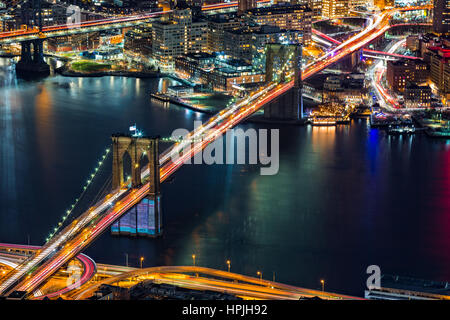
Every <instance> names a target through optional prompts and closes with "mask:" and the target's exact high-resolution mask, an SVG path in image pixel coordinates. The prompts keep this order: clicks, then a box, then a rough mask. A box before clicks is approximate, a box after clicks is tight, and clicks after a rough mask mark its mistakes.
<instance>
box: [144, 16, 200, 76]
mask: <svg viewBox="0 0 450 320" xmlns="http://www.w3.org/2000/svg"><path fill="white" fill-rule="evenodd" d="M152 29H153V31H152V55H153V58H154V59H155V60H156V61H158V66H159V67H160V69H161V70H163V71H164V72H166V71H168V72H170V71H173V69H174V61H175V57H177V56H179V55H183V54H188V53H199V52H202V51H206V49H207V38H208V22H207V21H199V20H193V18H192V11H191V9H189V8H187V9H176V10H174V11H173V12H172V14H171V15H170V17H169V18H166V19H164V18H161V20H159V21H155V22H153V23H152Z"/></svg>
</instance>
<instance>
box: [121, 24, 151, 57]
mask: <svg viewBox="0 0 450 320" xmlns="http://www.w3.org/2000/svg"><path fill="white" fill-rule="evenodd" d="M124 48H125V49H126V50H130V51H133V52H135V53H140V54H143V55H150V54H151V53H152V28H151V26H148V25H144V26H140V27H137V28H135V29H133V30H130V31H128V32H127V33H126V34H125V43H124Z"/></svg>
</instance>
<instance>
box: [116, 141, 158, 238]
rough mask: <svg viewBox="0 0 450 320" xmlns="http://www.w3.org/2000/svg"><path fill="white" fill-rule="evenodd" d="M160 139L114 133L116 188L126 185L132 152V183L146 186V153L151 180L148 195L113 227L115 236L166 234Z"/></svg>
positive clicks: (136, 185) (155, 235) (135, 186)
mask: <svg viewBox="0 0 450 320" xmlns="http://www.w3.org/2000/svg"><path fill="white" fill-rule="evenodd" d="M158 140H159V138H147V137H132V136H126V135H120V134H119V135H113V136H112V141H113V180H112V182H113V183H112V188H113V190H116V189H117V188H119V187H120V186H122V185H123V183H124V181H123V180H124V179H123V157H124V155H125V153H128V154H129V155H130V158H131V186H132V187H133V188H138V187H140V186H141V185H142V182H143V181H142V179H141V171H142V168H141V166H140V160H141V158H142V156H143V155H145V156H146V157H147V160H148V165H147V166H148V171H149V175H148V177H147V179H146V180H145V181H144V183H147V182H148V183H149V191H148V194H147V196H146V197H145V198H144V199H143V200H142V201H141V202H140V203H138V204H137V205H136V206H135V207H133V208H132V209H130V210H129V211H128V212H127V213H126V214H124V215H123V217H122V218H120V219H119V220H118V221H117V222H115V223H114V224H113V226H112V227H111V232H112V234H115V235H132V236H135V235H142V236H148V237H158V236H160V235H161V234H162V213H161V191H160V174H159V172H160V167H159V142H158Z"/></svg>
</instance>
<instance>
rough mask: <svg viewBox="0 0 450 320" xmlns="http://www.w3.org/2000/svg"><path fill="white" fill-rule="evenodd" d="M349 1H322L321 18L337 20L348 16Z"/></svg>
mask: <svg viewBox="0 0 450 320" xmlns="http://www.w3.org/2000/svg"><path fill="white" fill-rule="evenodd" d="M348 9H349V0H323V1H322V17H324V18H330V19H333V18H337V17H344V16H347V15H348Z"/></svg>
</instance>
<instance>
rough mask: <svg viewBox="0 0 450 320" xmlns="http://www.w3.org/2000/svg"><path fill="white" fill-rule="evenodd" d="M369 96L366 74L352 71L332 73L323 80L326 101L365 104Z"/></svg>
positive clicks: (324, 99) (323, 95) (323, 96)
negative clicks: (340, 73) (343, 73)
mask: <svg viewBox="0 0 450 320" xmlns="http://www.w3.org/2000/svg"><path fill="white" fill-rule="evenodd" d="M367 98H368V91H367V88H366V86H365V75H364V74H362V73H352V74H347V75H331V76H328V77H327V78H326V79H325V81H324V82H323V90H322V99H323V101H324V102H332V101H335V102H336V101H345V102H346V103H348V104H353V105H359V104H363V103H364V102H365V101H366V100H367Z"/></svg>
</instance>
